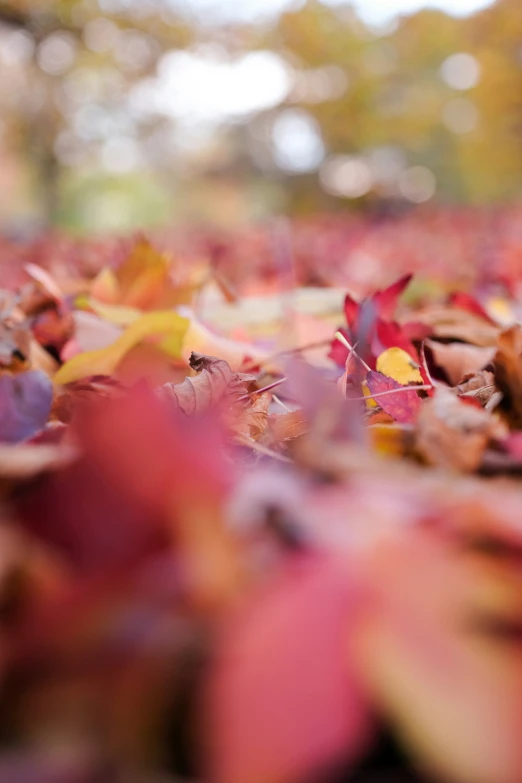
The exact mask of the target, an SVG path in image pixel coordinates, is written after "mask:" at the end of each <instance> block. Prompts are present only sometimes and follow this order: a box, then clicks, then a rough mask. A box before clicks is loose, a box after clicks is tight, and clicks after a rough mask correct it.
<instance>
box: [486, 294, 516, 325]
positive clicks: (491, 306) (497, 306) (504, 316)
mask: <svg viewBox="0 0 522 783" xmlns="http://www.w3.org/2000/svg"><path fill="white" fill-rule="evenodd" d="M486 311H487V312H488V315H490V316H491V318H493V320H494V321H496V322H497V323H499V324H500V325H501V326H512V325H513V324H514V323H516V321H517V318H516V316H515V314H514V312H513V308H512V307H511V305H510V303H509V302H508V301H507V300H506V299H504V298H503V297H502V296H493V297H491V299H490V300H489V301H488V302H487V303H486Z"/></svg>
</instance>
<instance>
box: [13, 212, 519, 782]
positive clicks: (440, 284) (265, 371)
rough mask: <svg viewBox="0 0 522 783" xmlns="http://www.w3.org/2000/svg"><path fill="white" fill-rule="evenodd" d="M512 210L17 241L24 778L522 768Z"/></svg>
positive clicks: (491, 774)
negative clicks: (481, 238) (433, 241)
mask: <svg viewBox="0 0 522 783" xmlns="http://www.w3.org/2000/svg"><path fill="white" fill-rule="evenodd" d="M516 214H517V213H516V211H514V212H510V213H509V214H507V213H506V215H503V216H501V215H497V216H496V217H495V218H493V217H491V218H490V220H489V222H488V223H486V226H489V227H490V228H491V229H492V232H491V233H490V235H488V240H489V245H488V254H489V255H488V258H489V259H490V263H485V255H484V253H485V250H484V247H485V246H484V245H481V246H480V248H477V247H475V244H474V242H475V239H474V237H475V236H476V235H478V234H479V233H480V232H482V235H484V219H483V216H475V218H473V217H472V216H470V215H468V214H466V215H464V216H463V215H460V216H459V217H458V219H457V218H456V217H455V216H453V217H452V216H451V214H450V213H447V214H446V213H442V214H436V215H424V216H422V215H421V216H413V217H412V216H410V217H405V218H402V219H401V221H399V222H398V223H387V222H385V223H379V225H374V226H373V228H372V230H370V229H369V228H368V226H365V224H364V223H363V222H362V221H361V222H360V223H359V222H357V221H351V222H349V221H348V222H347V223H346V224H345V223H343V221H342V220H341V219H337V220H334V221H332V220H327V221H322V222H321V221H316V222H315V223H310V224H301V225H294V226H291V225H288V224H286V223H280V224H277V225H275V226H274V227H272V229H271V230H265V231H261V230H259V231H257V230H256V231H252V232H251V233H250V234H245V235H242V236H241V237H238V240H237V245H238V247H240V248H242V250H241V252H240V251H239V250H238V247H236V246H234V245H233V243H232V242H231V240H230V238H228V239H227V240H225V239H224V238H223V236H220V237H212V236H207V235H205V236H204V237H203V238H202V237H201V236H196V237H191V238H190V239H187V237H186V236H185V237H184V239H183V241H181V240H179V239H178V240H177V244H176V243H175V242H173V240H172V239H169V240H168V241H167V240H166V239H165V238H164V237H163V238H157V239H156V240H155V241H149V240H148V239H146V238H143V237H137V238H136V237H134V238H129V239H126V240H124V241H114V242H113V241H111V242H108V241H107V242H101V241H100V242H95V241H93V242H91V243H89V242H85V241H82V242H73V241H72V240H65V239H62V238H59V237H50V238H48V239H46V240H43V241H39V242H37V243H34V244H32V245H24V246H21V245H15V244H13V243H10V242H7V241H5V242H4V243H3V244H2V254H3V257H2V265H3V266H2V269H3V270H5V271H4V278H3V280H2V285H3V289H2V292H1V303H0V304H1V318H0V489H1V512H2V519H1V525H0V538H1V541H2V546H1V548H0V607H1V612H0V635H1V645H0V676H1V681H0V727H1V729H0V748H1V752H0V781H4V780H5V781H6V783H7V781H15V780H16V781H23V783H25V782H26V781H27V783H33V782H34V783H39V782H40V781H49V783H55V782H56V783H69V782H71V783H75V782H76V781H78V783H80V782H81V783H91V782H92V783H98V781H99V782H100V783H102V781H109V780H110V781H125V783H126V782H127V781H129V782H130V783H134V781H137V782H138V783H139V782H140V781H143V782H145V781H147V783H148V781H151V783H154V781H158V783H162V782H165V781H167V783H168V782H169V781H170V783H175V781H177V782H178V783H179V781H191V780H193V781H207V782H208V783H214V782H215V783H314V782H316V783H343V782H344V781H346V783H407V781H410V782H414V781H417V783H429V781H433V782H436V781H440V782H441V783H446V782H447V783H520V780H521V779H522V745H521V743H520V726H521V725H522V653H521V647H520V642H521V637H522V573H521V563H522V517H521V508H522V483H521V479H520V474H521V473H522V326H521V325H520V323H519V321H520V317H521V315H522V299H521V298H519V292H520V282H519V280H518V277H517V275H518V274H519V269H522V264H521V263H520V260H521V258H522V239H521V238H520V237H519V236H518V234H517V232H516V231H515V229H514V225H515V223H516V220H515V215H516ZM499 226H500V227H501V228H502V230H500V229H499ZM479 227H480V228H479ZM494 227H496V228H497V233H495V232H494V231H493V228H494ZM357 231H359V234H357V233H356V232H357ZM434 233H435V234H438V240H437V242H438V244H437V248H438V250H439V251H440V250H441V249H442V250H443V249H444V247H446V248H449V250H448V256H449V259H450V261H448V258H447V257H446V258H445V259H444V258H442V257H440V256H437V258H438V261H437V262H436V261H435V260H430V259H431V255H430V254H431V253H433V252H434V251H433V247H432V246H431V245H429V243H428V245H426V239H427V238H429V237H430V236H431V237H433V236H434ZM439 234H440V235H439ZM354 235H355V236H358V237H359V244H358V245H357V248H355V247H354V240H353V237H354ZM393 237H395V238H396V242H397V243H398V246H399V247H403V248H404V247H406V246H407V247H409V250H410V252H409V255H406V257H404V255H402V256H401V255H400V254H398V255H397V260H396V262H395V257H394V259H393V260H390V258H391V251H390V249H389V246H390V243H391V245H393V242H394V239H393ZM343 243H344V244H343ZM350 243H351V244H350ZM372 243H373V244H372ZM401 243H402V244H401ZM458 248H460V252H461V261H462V263H461V264H458V265H457V264H456V263H455V258H458V253H459V251H458ZM477 254H478V255H477ZM435 255H437V254H436V253H435ZM357 259H358V260H357ZM451 259H453V261H451ZM479 261H480V263H479ZM248 264H250V266H248ZM407 265H409V266H410V268H409V269H408V268H405V267H406V266H407ZM414 273H415V274H414Z"/></svg>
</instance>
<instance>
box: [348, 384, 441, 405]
mask: <svg viewBox="0 0 522 783" xmlns="http://www.w3.org/2000/svg"><path fill="white" fill-rule="evenodd" d="M432 388H433V386H426V384H423V385H422V386H401V387H400V388H398V389H387V390H386V391H383V392H375V394H366V395H364V397H350V399H351V400H358V401H359V400H360V401H364V400H368V399H373V398H374V397H385V396H386V395H388V394H400V393H401V392H405V391H429V390H430V389H432Z"/></svg>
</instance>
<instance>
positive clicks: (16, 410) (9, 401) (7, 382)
mask: <svg viewBox="0 0 522 783" xmlns="http://www.w3.org/2000/svg"><path fill="white" fill-rule="evenodd" d="M52 401H53V386H52V383H51V381H50V380H49V378H48V377H47V375H45V373H43V372H41V371H40V370H33V371H31V372H24V373H21V374H20V375H2V376H0V441H1V442H3V443H18V442H19V441H21V440H25V439H26V438H30V437H31V435H34V434H35V433H36V432H38V431H39V430H41V429H43V427H44V426H45V424H46V422H47V419H48V417H49V412H50V410H51V405H52Z"/></svg>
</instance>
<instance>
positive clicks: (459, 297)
mask: <svg viewBox="0 0 522 783" xmlns="http://www.w3.org/2000/svg"><path fill="white" fill-rule="evenodd" d="M448 304H450V305H453V307H458V308H459V310H466V312H468V313H473V315H478V317H479V318H483V319H484V321H487V322H488V323H490V324H494V325H495V326H496V324H495V321H493V319H492V318H490V317H489V315H488V314H487V312H486V311H485V310H484V308H483V307H482V305H481V304H480V302H479V301H478V300H477V299H475V297H474V296H471V295H470V294H467V293H465V292H464V291H455V293H453V294H451V295H450V296H449V298H448Z"/></svg>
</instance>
